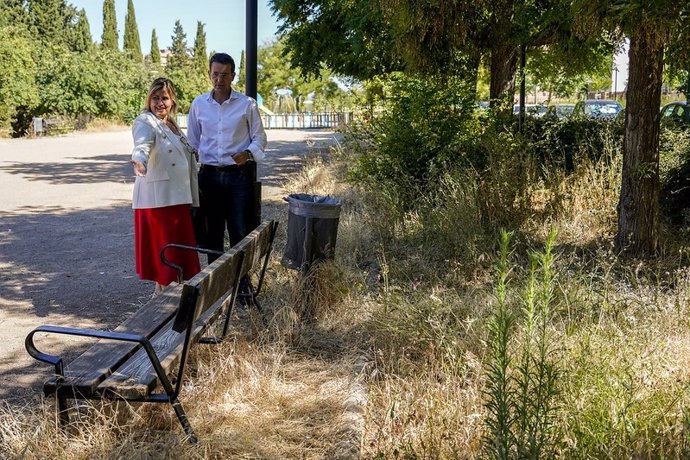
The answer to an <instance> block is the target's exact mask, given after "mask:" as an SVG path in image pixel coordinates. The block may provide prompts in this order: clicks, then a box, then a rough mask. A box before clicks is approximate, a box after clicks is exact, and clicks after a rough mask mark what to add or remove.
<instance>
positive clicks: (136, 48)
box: [122, 0, 143, 62]
mask: <svg viewBox="0 0 690 460" xmlns="http://www.w3.org/2000/svg"><path fill="white" fill-rule="evenodd" d="M122 48H123V49H124V51H125V53H127V55H128V56H129V57H131V58H132V60H134V61H135V62H141V61H142V58H143V56H142V55H141V42H140V41H139V29H138V27H137V18H136V16H135V14H134V3H133V2H132V0H128V1H127V15H126V16H125V38H124V45H123V46H122Z"/></svg>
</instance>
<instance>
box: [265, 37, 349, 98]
mask: <svg viewBox="0 0 690 460" xmlns="http://www.w3.org/2000/svg"><path fill="white" fill-rule="evenodd" d="M286 55H287V57H288V59H285V57H284V56H286ZM258 64H259V69H260V70H259V74H258V81H257V91H258V93H259V94H261V96H262V97H263V98H264V104H265V105H266V106H268V107H269V108H275V109H276V110H279V111H291V110H296V111H303V110H313V109H314V108H317V107H320V108H323V107H325V106H328V105H330V106H335V105H337V102H336V101H337V100H338V98H339V96H341V95H342V94H344V92H343V91H342V90H340V89H339V88H338V85H337V84H336V83H334V82H333V74H332V73H331V71H330V70H328V69H326V68H321V69H320V72H319V74H318V76H317V77H315V78H303V77H302V72H301V69H299V68H297V69H293V68H291V67H290V55H289V52H286V49H285V43H284V42H283V40H277V41H273V42H270V43H268V44H265V45H262V46H261V47H259V50H258ZM285 89H287V90H290V91H291V93H292V94H291V96H290V97H291V105H290V109H289V110H286V109H285V108H279V107H278V106H277V102H278V97H277V93H276V91H278V90H285ZM305 102H307V105H305Z"/></svg>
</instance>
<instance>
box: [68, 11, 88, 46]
mask: <svg viewBox="0 0 690 460" xmlns="http://www.w3.org/2000/svg"><path fill="white" fill-rule="evenodd" d="M92 45H93V40H92V38H91V26H90V25H89V19H88V18H87V17H86V11H85V10H84V8H82V9H81V10H79V12H78V13H77V24H76V25H75V27H74V40H73V44H72V48H73V49H74V51H80V52H83V51H88V50H90V49H91V46H92Z"/></svg>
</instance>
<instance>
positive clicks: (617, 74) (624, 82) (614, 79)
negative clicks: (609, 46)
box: [611, 39, 630, 97]
mask: <svg viewBox="0 0 690 460" xmlns="http://www.w3.org/2000/svg"><path fill="white" fill-rule="evenodd" d="M629 49H630V40H629V39H626V40H625V43H624V44H623V47H622V48H621V49H620V50H619V51H618V52H617V53H616V55H615V56H613V69H612V70H611V92H612V93H613V94H614V95H615V97H618V96H622V95H623V94H625V89H626V88H627V87H628V50H629Z"/></svg>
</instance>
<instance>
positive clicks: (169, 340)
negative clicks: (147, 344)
mask: <svg viewBox="0 0 690 460" xmlns="http://www.w3.org/2000/svg"><path fill="white" fill-rule="evenodd" d="M231 295H232V294H231V293H229V294H227V295H226V296H224V297H223V298H222V299H221V300H220V301H219V302H217V303H216V304H214V305H212V306H211V308H208V309H207V310H206V311H205V312H204V314H203V315H201V316H200V317H199V319H198V321H197V322H196V323H195V325H194V329H193V330H192V336H191V338H190V340H191V341H192V343H194V342H198V341H199V339H200V338H201V337H202V336H203V334H204V332H206V330H207V329H208V327H209V325H210V324H212V323H213V321H215V319H216V318H217V317H218V316H219V315H220V313H221V312H222V311H223V310H225V308H226V307H227V301H229V300H230V297H231ZM184 339H185V334H184V333H179V332H175V331H173V330H172V321H171V322H169V323H168V324H167V325H166V326H165V327H164V328H163V329H162V330H161V331H159V332H158V334H156V335H155V336H154V337H153V338H152V339H151V345H152V346H153V348H154V350H155V351H156V355H157V356H158V359H160V362H161V367H162V368H163V370H165V372H166V373H168V374H170V373H171V372H172V371H173V370H174V369H175V366H177V364H178V363H179V362H180V358H181V356H182V348H183V347H184ZM159 383H160V382H159V381H158V375H157V374H156V371H155V370H154V369H153V367H152V366H151V360H150V359H149V358H148V356H147V355H146V352H145V351H144V350H139V351H137V352H136V353H135V354H134V355H133V356H132V357H131V358H129V359H128V360H127V362H126V363H124V364H123V365H122V366H120V368H118V369H117V370H116V371H115V372H113V373H112V374H111V375H110V376H108V378H106V379H105V380H104V381H103V382H102V383H101V384H100V385H99V386H98V389H97V391H98V393H100V394H102V395H104V396H107V397H120V398H125V399H142V398H145V397H146V396H148V395H149V394H151V393H152V392H153V391H154V389H155V388H156V387H157V386H158V384H159Z"/></svg>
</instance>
